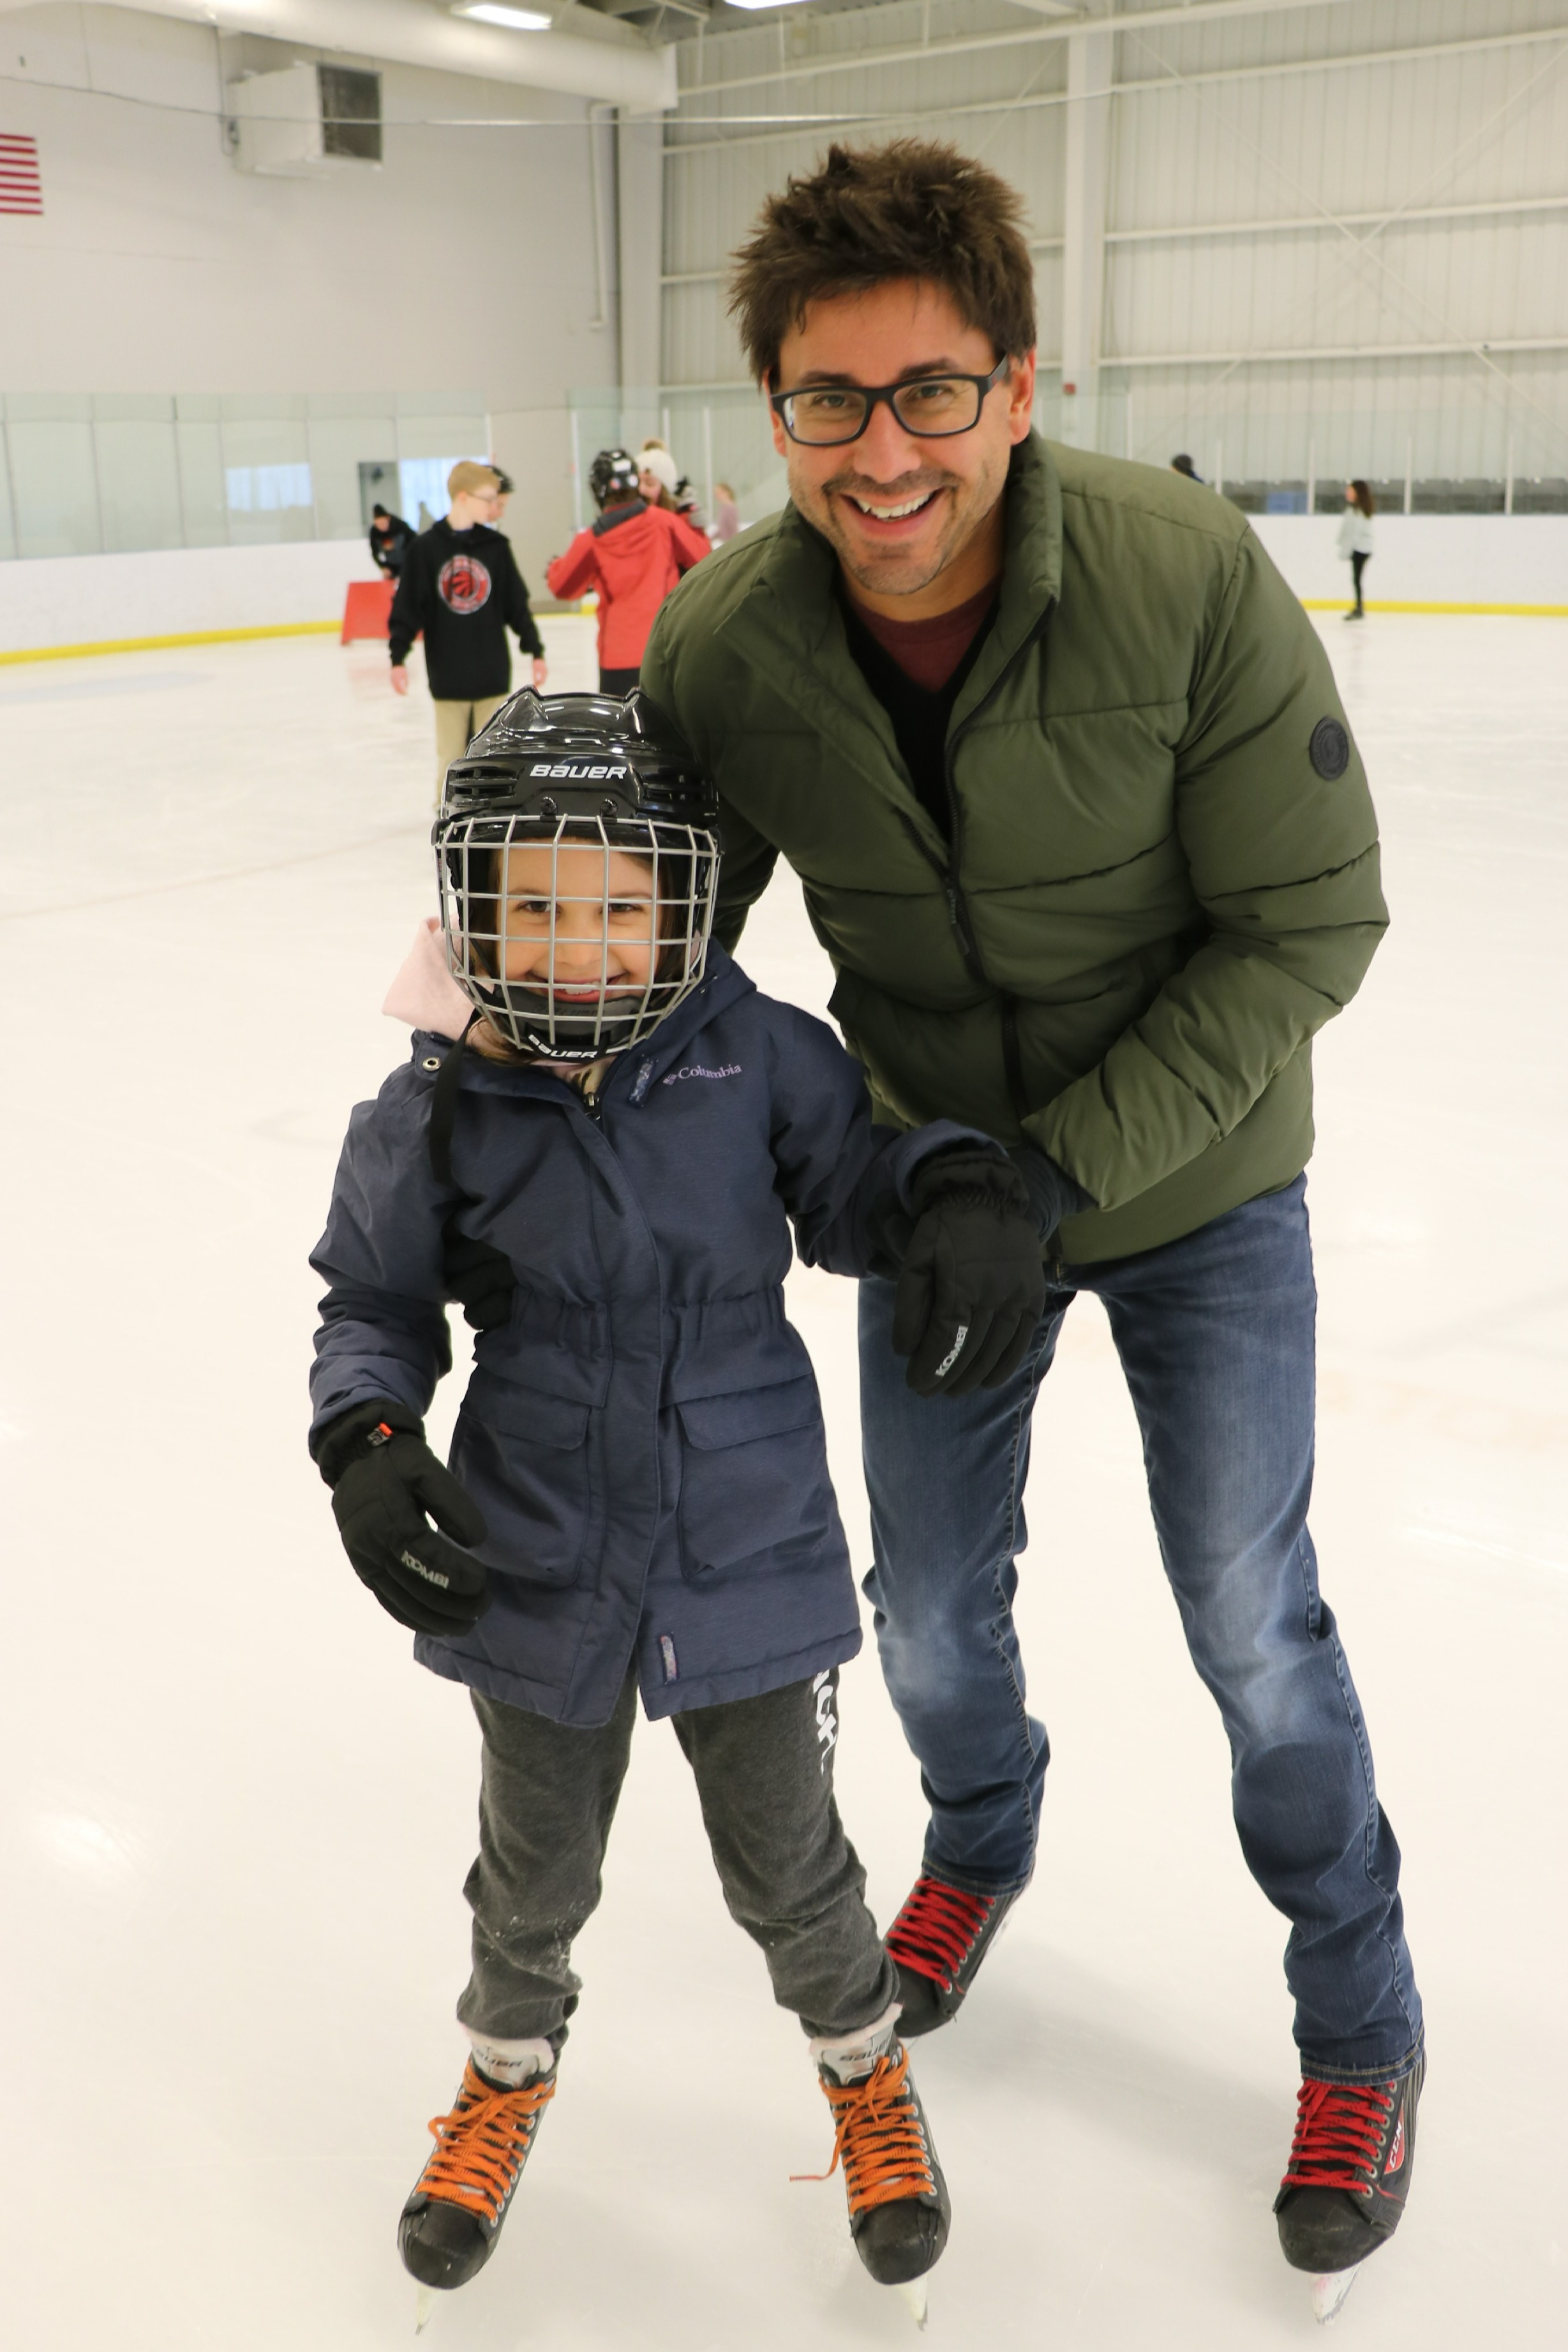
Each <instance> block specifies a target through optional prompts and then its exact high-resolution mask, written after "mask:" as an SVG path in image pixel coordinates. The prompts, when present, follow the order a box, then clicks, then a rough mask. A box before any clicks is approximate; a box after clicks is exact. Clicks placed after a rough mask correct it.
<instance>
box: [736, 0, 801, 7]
mask: <svg viewBox="0 0 1568 2352" xmlns="http://www.w3.org/2000/svg"><path fill="white" fill-rule="evenodd" d="M729 5H730V6H731V7H732V8H798V7H799V6H800V0H729Z"/></svg>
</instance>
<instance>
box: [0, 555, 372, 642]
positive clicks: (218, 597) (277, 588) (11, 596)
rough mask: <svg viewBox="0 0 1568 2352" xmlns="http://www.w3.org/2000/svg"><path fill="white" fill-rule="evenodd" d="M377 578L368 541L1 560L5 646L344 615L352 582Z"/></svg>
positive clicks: (0, 638) (0, 617) (0, 633)
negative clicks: (348, 587)
mask: <svg viewBox="0 0 1568 2352" xmlns="http://www.w3.org/2000/svg"><path fill="white" fill-rule="evenodd" d="M375 576H376V568H375V565H374V564H373V563H372V562H371V557H370V550H369V549H368V548H367V547H366V545H365V542H364V541H363V540H360V539H356V540H338V539H325V540H300V541H295V542H294V543H293V544H292V545H290V546H285V547H178V548H165V549H160V550H158V551H156V552H154V553H152V554H146V555H47V556H39V557H37V558H35V559H33V560H31V561H25V562H16V563H0V653H21V652H25V651H28V650H31V649H33V648H35V647H38V646H85V645H104V644H113V643H114V642H116V641H117V640H119V639H122V638H125V637H171V636H184V635H189V634H191V633H192V632H193V631H195V630H198V629H266V628H278V627H287V626H289V625H297V624H298V623H300V622H305V621H330V620H334V619H340V618H341V616H342V611H343V595H344V591H345V589H346V588H347V586H348V583H349V582H350V580H372V579H374V578H375Z"/></svg>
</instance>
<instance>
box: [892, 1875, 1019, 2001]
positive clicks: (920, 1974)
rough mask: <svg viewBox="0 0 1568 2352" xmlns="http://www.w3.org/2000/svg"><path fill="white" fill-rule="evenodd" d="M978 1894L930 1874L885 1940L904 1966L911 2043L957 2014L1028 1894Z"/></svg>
mask: <svg viewBox="0 0 1568 2352" xmlns="http://www.w3.org/2000/svg"><path fill="white" fill-rule="evenodd" d="M1022 1892H1023V1889H1022V1887H1021V1886H1019V1887H1014V1888H1013V1889H1012V1891H1011V1893H1010V1894H1007V1895H976V1894H972V1893H971V1892H970V1891H969V1890H968V1889H967V1888H965V1887H962V1886H953V1885H949V1884H948V1882H947V1880H946V1879H945V1878H938V1877H937V1876H936V1874H935V1873H934V1872H932V1871H929V1870H925V1871H922V1872H921V1874H920V1876H919V1877H918V1878H917V1879H916V1880H915V1885H914V1889H913V1891H912V1892H911V1894H910V1896H909V1900H908V1901H907V1902H906V1903H905V1905H904V1908H903V1910H902V1911H901V1912H900V1913H899V1915H898V1916H897V1918H896V1919H895V1920H894V1923H893V1925H892V1927H890V1928H889V1929H888V1931H887V1934H886V1936H885V1937H884V1938H883V1941H884V1942H885V1943H886V1945H887V1948H888V1952H889V1954H890V1956H891V1957H892V1958H893V1959H894V1961H895V1962H896V1964H897V1968H898V1990H899V1998H900V2000H901V2001H902V2003H903V2006H902V2008H901V2009H900V2011H899V2018H898V2031H899V2032H900V2034H901V2035H902V2036H903V2038H904V2041H905V2042H908V2041H912V2040H913V2039H914V2037H915V2035H916V2034H919V2033H935V2032H936V2029H937V2027H938V2026H939V2025H946V2023H947V2021H948V2020H949V2019H950V2018H952V2017H954V2016H956V2013H957V2011H958V2009H959V2008H960V2006H961V2005H962V2002H963V2000H964V1996H965V1994H966V1993H967V1991H968V1990H969V1987H970V1986H971V1985H972V1984H973V1983H974V1981H975V1978H976V1976H977V1973H978V1971H979V1966H980V1962H981V1961H982V1960H983V1959H984V1958H985V1957H986V1954H987V1953H988V1951H989V1949H990V1948H991V1946H992V1945H993V1944H994V1943H995V1942H996V1939H997V1936H998V1931H999V1930H1000V1927H1001V1924H1002V1921H1003V1920H1004V1919H1005V1918H1006V1917H1007V1916H1008V1913H1009V1911H1010V1910H1011V1908H1012V1906H1013V1905H1014V1904H1015V1903H1016V1902H1017V1901H1018V1899H1019V1895H1021V1894H1022Z"/></svg>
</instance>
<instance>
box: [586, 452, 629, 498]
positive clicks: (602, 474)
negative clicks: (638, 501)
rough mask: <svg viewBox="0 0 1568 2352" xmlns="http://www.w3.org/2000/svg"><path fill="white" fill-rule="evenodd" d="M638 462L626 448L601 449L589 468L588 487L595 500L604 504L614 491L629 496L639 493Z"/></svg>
mask: <svg viewBox="0 0 1568 2352" xmlns="http://www.w3.org/2000/svg"><path fill="white" fill-rule="evenodd" d="M637 480H638V476H637V463H636V460H635V458H633V457H629V456H628V455H627V453H626V451H625V450H624V449H601V451H600V452H599V455H598V457H595V459H594V461H593V463H592V465H591V466H590V467H589V469H588V487H589V488H590V489H591V491H592V492H593V496H594V500H595V502H596V504H598V505H599V506H602V505H603V504H604V502H605V500H606V499H608V498H609V497H610V496H611V495H612V492H614V491H617V490H619V491H622V492H623V493H624V494H625V496H627V497H628V498H633V499H634V498H635V497H636V495H637Z"/></svg>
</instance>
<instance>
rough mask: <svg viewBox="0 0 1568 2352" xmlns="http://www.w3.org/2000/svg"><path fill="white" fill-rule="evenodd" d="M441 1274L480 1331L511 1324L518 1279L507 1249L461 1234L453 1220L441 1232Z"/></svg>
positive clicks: (472, 1323)
mask: <svg viewBox="0 0 1568 2352" xmlns="http://www.w3.org/2000/svg"><path fill="white" fill-rule="evenodd" d="M441 1271H442V1275H443V1276H444V1280H445V1283H446V1287H447V1290H448V1292H449V1293H450V1294H451V1296H452V1297H454V1298H455V1299H456V1301H457V1303H458V1305H459V1306H460V1307H462V1309H463V1320H464V1321H465V1323H466V1324H468V1325H470V1326H471V1328H473V1329H474V1330H476V1331H494V1330H496V1329H497V1328H498V1327H499V1326H500V1325H501V1324H503V1323H507V1322H509V1321H510V1320H511V1315H512V1294H513V1292H514V1291H515V1290H516V1289H517V1275H516V1273H515V1272H514V1271H513V1267H512V1261H511V1259H510V1258H509V1257H508V1256H507V1253H506V1251H505V1250H498V1249H497V1248H496V1247H495V1246H494V1244H491V1243H489V1242H481V1241H476V1240H475V1238H474V1236H473V1234H465V1233H461V1232H459V1230H458V1226H457V1221H456V1219H455V1217H449V1218H448V1219H447V1221H446V1223H445V1224H444V1225H443V1227H442V1229H441Z"/></svg>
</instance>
